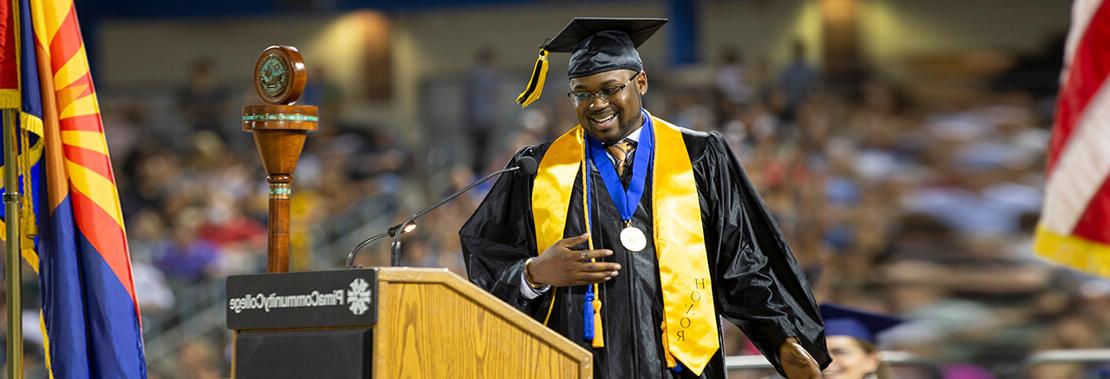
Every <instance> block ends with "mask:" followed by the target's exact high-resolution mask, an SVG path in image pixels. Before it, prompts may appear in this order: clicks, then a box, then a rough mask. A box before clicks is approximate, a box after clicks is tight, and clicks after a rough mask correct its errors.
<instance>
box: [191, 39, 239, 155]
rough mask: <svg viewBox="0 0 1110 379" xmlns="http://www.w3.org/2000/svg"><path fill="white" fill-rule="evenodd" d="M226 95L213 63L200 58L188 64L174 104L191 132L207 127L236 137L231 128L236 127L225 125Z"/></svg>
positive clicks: (219, 134) (223, 134)
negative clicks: (184, 82) (186, 75)
mask: <svg viewBox="0 0 1110 379" xmlns="http://www.w3.org/2000/svg"><path fill="white" fill-rule="evenodd" d="M227 97H228V96H227V93H226V92H225V91H224V89H223V88H222V87H221V85H220V83H219V79H218V78H217V77H216V72H215V64H214V63H212V61H211V60H210V59H207V58H202V59H198V60H196V61H194V62H193V63H192V65H191V66H190V68H189V76H188V79H187V82H186V84H185V87H184V88H182V89H181V90H180V91H179V92H178V94H177V104H178V107H179V109H180V110H181V115H182V116H183V117H184V118H185V121H186V123H187V124H188V125H189V127H191V128H192V131H193V132H199V131H203V130H207V131H211V132H213V133H216V135H218V136H220V137H221V138H224V139H225V140H230V139H232V138H234V137H238V135H237V134H236V135H232V132H233V131H234V132H237V133H238V132H239V128H234V130H232V128H231V127H229V126H225V124H227V123H228V122H229V121H230V120H228V119H227V118H226V117H227V114H226V108H227V106H228V104H227ZM232 125H234V124H232Z"/></svg>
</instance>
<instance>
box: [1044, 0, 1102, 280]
mask: <svg viewBox="0 0 1110 379" xmlns="http://www.w3.org/2000/svg"><path fill="white" fill-rule="evenodd" d="M1064 59H1065V64H1064V74H1063V75H1062V83H1061V86H1060V94H1059V97H1058V100H1057V104H1056V120H1055V123H1054V125H1053V129H1052V142H1051V144H1050V146H1049V151H1048V165H1047V167H1048V173H1047V178H1046V182H1045V201H1044V210H1043V212H1042V215H1041V221H1040V225H1038V226H1037V235H1036V241H1035V243H1034V249H1035V250H1036V251H1037V253H1038V254H1040V255H1041V256H1044V257H1046V258H1048V259H1051V260H1053V261H1056V262H1059V263H1062V264H1065V265H1068V266H1071V267H1074V268H1076V269H1080V270H1084V271H1088V272H1091V273H1095V274H1098V275H1102V276H1108V277H1110V81H1108V80H1107V79H1108V77H1110V4H1108V3H1107V2H1106V1H1104V0H1076V1H1075V3H1074V4H1073V10H1072V25H1071V30H1070V31H1069V33H1068V42H1067V50H1066V52H1065V58H1064Z"/></svg>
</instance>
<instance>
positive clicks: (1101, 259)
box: [1033, 225, 1110, 277]
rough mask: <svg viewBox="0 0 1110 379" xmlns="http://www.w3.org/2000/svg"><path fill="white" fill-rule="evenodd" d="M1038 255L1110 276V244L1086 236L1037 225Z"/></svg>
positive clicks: (1075, 267) (1036, 241)
mask: <svg viewBox="0 0 1110 379" xmlns="http://www.w3.org/2000/svg"><path fill="white" fill-rule="evenodd" d="M1033 250H1034V251H1036V252H1037V255H1040V256H1041V257H1043V258H1045V259H1048V260H1050V261H1053V262H1056V263H1059V264H1062V265H1065V266H1068V267H1071V268H1074V269H1077V270H1082V271H1085V272H1088V273H1091V274H1095V275H1100V276H1103V277H1110V245H1107V244H1103V243H1099V242H1095V241H1091V240H1088V239H1086V238H1082V237H1078V236H1073V235H1064V234H1060V233H1056V232H1054V231H1052V230H1049V229H1048V228H1045V227H1044V226H1043V225H1038V226H1037V231H1036V235H1035V237H1034V240H1033Z"/></svg>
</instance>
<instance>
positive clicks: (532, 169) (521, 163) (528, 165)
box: [516, 156, 538, 176]
mask: <svg viewBox="0 0 1110 379" xmlns="http://www.w3.org/2000/svg"><path fill="white" fill-rule="evenodd" d="M516 166H517V167H520V173H522V174H524V175H528V176H532V175H535V174H536V169H537V168H538V165H537V164H536V159H535V158H532V157H529V156H522V157H520V158H517V159H516Z"/></svg>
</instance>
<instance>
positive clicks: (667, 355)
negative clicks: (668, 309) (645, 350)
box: [659, 320, 676, 368]
mask: <svg viewBox="0 0 1110 379" xmlns="http://www.w3.org/2000/svg"><path fill="white" fill-rule="evenodd" d="M659 328H660V329H663V358H664V359H665V360H666V361H667V368H674V366H675V364H676V363H675V361H674V356H673V355H671V341H670V339H669V338H667V320H663V325H660V326H659Z"/></svg>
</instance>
